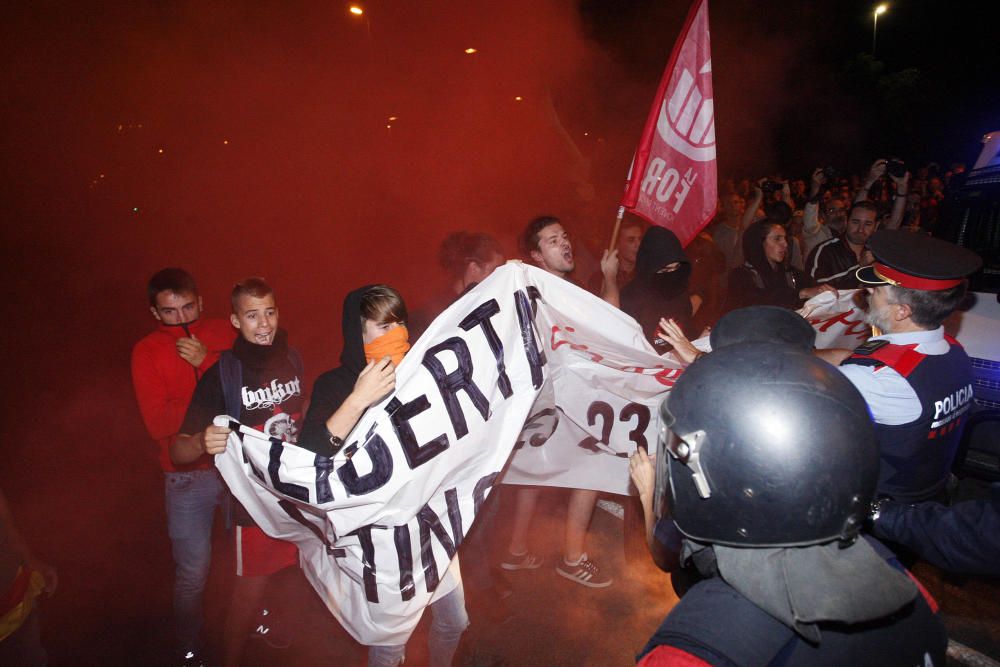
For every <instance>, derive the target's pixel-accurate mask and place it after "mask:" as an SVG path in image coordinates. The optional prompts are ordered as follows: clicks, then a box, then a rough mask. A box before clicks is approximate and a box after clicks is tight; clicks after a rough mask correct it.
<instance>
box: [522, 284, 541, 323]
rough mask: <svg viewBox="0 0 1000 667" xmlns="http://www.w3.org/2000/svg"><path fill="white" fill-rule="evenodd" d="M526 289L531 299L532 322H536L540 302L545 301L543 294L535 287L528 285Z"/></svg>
mask: <svg viewBox="0 0 1000 667" xmlns="http://www.w3.org/2000/svg"><path fill="white" fill-rule="evenodd" d="M525 289H527V290H528V298H529V299H531V321H532V322H534V321H535V316H536V315H538V302H539V301H543V299H542V293H541V292H539V291H538V288H537V287H535V286H534V285H528V286H527V287H526V288H525Z"/></svg>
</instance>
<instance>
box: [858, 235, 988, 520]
mask: <svg viewBox="0 0 1000 667" xmlns="http://www.w3.org/2000/svg"><path fill="white" fill-rule="evenodd" d="M869 247H870V248H871V250H872V252H873V254H874V255H875V262H874V263H873V264H872V266H870V267H864V268H861V269H858V272H857V275H858V279H859V280H861V281H862V282H863V283H866V284H869V285H896V286H898V287H902V288H907V289H913V290H925V291H931V290H947V289H951V288H954V287H957V286H958V285H960V284H961V283H962V281H963V278H964V276H966V275H968V274H969V273H972V272H973V271H975V270H976V269H977V268H978V267H979V264H980V260H979V257H978V256H976V255H975V254H974V253H972V252H970V251H968V250H966V249H964V248H959V247H958V246H955V245H953V244H950V243H947V242H944V241H940V240H938V239H932V238H929V237H926V236H921V235H918V234H913V233H910V232H897V231H879V232H877V233H876V234H875V235H873V236H872V237H871V239H870V241H869ZM840 369H841V371H842V372H843V374H844V375H845V376H846V377H847V378H848V379H849V380H850V381H851V382H852V383H853V384H854V386H855V387H857V389H858V390H859V391H860V392H861V394H862V395H863V396H864V397H865V400H866V402H867V403H868V407H869V409H870V410H871V413H872V418H873V419H874V421H875V423H876V433H877V435H878V439H879V446H880V450H881V455H882V461H881V467H880V472H879V484H878V494H879V495H881V496H889V497H892V498H895V499H897V500H901V501H906V502H917V501H921V500H928V499H931V498H939V497H941V495H942V494H943V492H944V490H945V484H946V482H947V479H948V474H949V471H950V469H951V464H952V460H953V459H954V456H955V451H956V449H957V447H958V439H959V437H960V435H961V431H962V420H963V419H964V417H965V415H966V414H967V412H968V410H969V408H970V407H971V405H972V363H971V361H970V360H969V357H968V355H966V353H965V351H964V350H963V349H962V346H961V345H960V344H959V343H958V341H956V340H955V339H953V338H951V337H949V336H946V335H945V333H944V327H937V328H936V329H930V330H919V331H907V332H898V333H888V334H884V335H881V336H876V337H874V338H872V339H871V340H869V341H868V342H867V343H865V344H864V345H862V346H860V347H859V348H857V349H856V350H855V351H854V353H853V354H852V355H851V356H850V357H848V358H847V359H846V360H845V361H844V362H843V363H842V364H841V367H840Z"/></svg>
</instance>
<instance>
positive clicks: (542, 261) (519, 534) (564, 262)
mask: <svg viewBox="0 0 1000 667" xmlns="http://www.w3.org/2000/svg"><path fill="white" fill-rule="evenodd" d="M522 249H523V250H524V252H525V254H526V255H528V256H529V257H530V258H531V260H532V261H533V262H534V263H535V264H536V265H537V266H538V267H539V268H541V269H544V270H545V271H548V272H549V273H551V274H552V275H554V276H558V277H560V278H564V279H568V278H569V274H570V273H571V272H572V271H573V268H574V263H573V247H572V244H571V243H570V240H569V235H568V234H567V233H566V230H565V229H563V226H562V223H561V222H560V221H559V219H558V218H553V217H550V216H543V217H540V218H535V219H534V220H532V221H531V222H530V223H528V226H527V228H526V229H525V231H524V234H523V237H522ZM617 264H618V262H617V251H613V252H612V253H608V252H605V253H604V258H603V259H602V260H601V269H602V271H603V272H604V275H605V277H606V278H607V280H605V300H606V301H609V303H612V305H615V306H617V305H618V303H617V302H618V288H617V283H616V282H615V280H614V276H615V275H616V273H617V271H618V266H617ZM609 286H613V289H609ZM612 301H613V302H612ZM540 493H541V488H540V487H537V486H522V487H520V488H519V489H518V490H517V493H516V494H515V505H516V507H515V510H514V527H513V530H512V532H511V538H510V544H509V545H508V546H507V554H506V555H505V557H504V560H503V562H502V563H501V564H500V567H502V568H503V569H505V570H508V571H512V572H513V571H518V570H534V569H537V568H539V567H541V565H542V558H541V557H540V556H539V555H537V554H535V553H532V552H531V551H529V550H528V531H529V529H530V528H531V519H532V516H533V515H534V513H535V506H536V505H537V504H538V497H539V494H540ZM597 495H598V493H597V491H593V490H591V489H572V490H571V491H570V495H569V504H568V507H567V512H566V537H565V542H564V550H563V557H562V560H561V561H560V562H559V563H558V564H557V565H556V572H557V573H558V574H559V575H561V576H563V577H566V578H567V579H569V580H570V581H575V582H576V583H578V584H581V585H583V586H587V587H588V588H604V587H606V586H610V585H611V582H612V579H611V577H609V576H607V575H606V574H604V573H603V572H601V569H600V567H598V565H597V563H595V562H594V561H592V560H591V559H590V557H589V556H588V555H587V552H586V551H585V550H584V546H585V545H584V542H585V541H586V537H587V529H588V528H589V526H590V519H591V517H592V516H593V513H594V507H595V506H596V505H597Z"/></svg>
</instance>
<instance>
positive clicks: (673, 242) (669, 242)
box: [621, 227, 694, 344]
mask: <svg viewBox="0 0 1000 667" xmlns="http://www.w3.org/2000/svg"><path fill="white" fill-rule="evenodd" d="M690 277H691V262H689V261H688V257H687V255H686V254H684V248H682V247H681V242H680V240H679V239H678V238H677V236H676V235H675V234H674V233H673V232H672V231H670V230H669V229H666V228H664V227H650V228H649V229H648V230H647V231H646V234H645V236H643V237H642V243H640V244H639V252H638V253H637V254H636V260H635V278H634V279H633V280H632V282H630V283H629V284H628V285H626V286H625V287H624V288H622V292H621V303H622V310H623V311H625V312H626V313H628V314H629V315H631V316H632V317H634V318H635V320H636V321H637V322H638V323H639V326H641V327H642V332H643V333H644V334H646V338H647V340H649V342H650V343H653V344H658V343H657V341H658V339H657V337H656V330H657V327H658V325H659V322H660V319H661V318H666V319H672V320H674V321H675V322H677V324H678V325H679V326H680V327H681V329H682V330H684V331H685V332H686V333H687V335H688V336H692V335H693V332H692V331H691V316H692V315H693V314H694V313H693V309H692V307H691V295H690V294H689V293H688V280H689V279H690Z"/></svg>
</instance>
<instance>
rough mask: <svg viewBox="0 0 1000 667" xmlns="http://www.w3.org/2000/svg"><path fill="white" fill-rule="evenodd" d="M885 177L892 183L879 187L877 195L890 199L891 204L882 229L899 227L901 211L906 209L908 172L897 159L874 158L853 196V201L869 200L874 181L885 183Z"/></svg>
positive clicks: (901, 219)
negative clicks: (888, 186) (887, 187)
mask: <svg viewBox="0 0 1000 667" xmlns="http://www.w3.org/2000/svg"><path fill="white" fill-rule="evenodd" d="M886 178H888V182H889V183H891V184H892V187H891V188H890V189H886V188H884V187H883V188H879V193H878V196H879V197H881V198H883V199H891V200H892V206H891V209H890V213H889V217H888V218H887V219H886V221H885V222H884V223H883V224H882V229H899V226H900V223H902V221H903V213H904V212H905V211H906V201H907V197H908V194H907V193H908V191H909V187H908V186H909V183H910V172H908V171H906V167H905V166H904V165H903V163H902V162H901V161H899V160H892V161H891V163H890V161H889V160H886V159H885V158H880V159H878V160H875V162H874V163H873V164H872V166H871V169H869V170H868V176H867V178H865V182H864V183H863V184H862V185H861V187H860V188H859V189H858V191H857V194H856V195H855V197H854V203H855V204H857V203H858V202H862V201H870V198H871V196H872V194H873V188H874V186H875V184H876V183H885V182H886Z"/></svg>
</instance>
